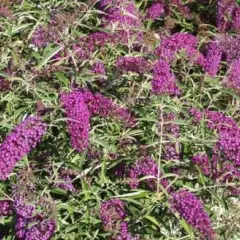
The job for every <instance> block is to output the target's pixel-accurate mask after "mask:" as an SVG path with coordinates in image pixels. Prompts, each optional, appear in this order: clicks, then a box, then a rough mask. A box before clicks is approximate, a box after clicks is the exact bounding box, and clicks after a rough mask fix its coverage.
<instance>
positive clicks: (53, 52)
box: [37, 46, 63, 68]
mask: <svg viewBox="0 0 240 240" xmlns="http://www.w3.org/2000/svg"><path fill="white" fill-rule="evenodd" d="M62 49H63V46H57V47H54V48H52V49H51V50H49V51H46V52H45V54H44V55H43V58H42V60H41V61H40V62H39V64H38V66H37V68H41V67H42V66H44V65H45V64H47V63H48V61H49V60H50V59H51V58H52V57H53V56H55V55H56V54H57V53H58V52H59V51H61V50H62Z"/></svg>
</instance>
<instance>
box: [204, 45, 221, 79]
mask: <svg viewBox="0 0 240 240" xmlns="http://www.w3.org/2000/svg"><path fill="white" fill-rule="evenodd" d="M205 59H206V60H205V65H204V70H205V71H206V72H207V73H208V74H209V75H210V76H211V77H215V75H216V74H217V72H218V70H219V65H220V62H221V59H222V49H221V47H220V46H219V44H218V43H217V42H210V43H209V44H208V45H207V53H206V58H205Z"/></svg>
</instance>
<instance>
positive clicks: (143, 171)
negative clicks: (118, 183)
mask: <svg viewBox="0 0 240 240" xmlns="http://www.w3.org/2000/svg"><path fill="white" fill-rule="evenodd" d="M147 176H148V177H149V178H147V179H145V180H143V181H142V182H143V183H146V185H147V186H148V188H150V189H151V190H155V189H156V187H157V176H158V165H157V163H156V162H155V161H154V160H153V159H152V158H151V157H143V158H140V159H139V160H137V161H136V162H135V163H134V164H133V165H132V166H131V167H130V169H129V171H128V178H129V182H128V184H129V186H130V187H131V188H132V189H134V188H138V186H139V185H140V183H141V182H140V179H141V178H142V177H147ZM160 184H161V185H162V187H164V188H166V189H167V191H171V189H170V188H169V187H168V186H169V183H168V181H167V179H166V178H162V177H161V179H160Z"/></svg>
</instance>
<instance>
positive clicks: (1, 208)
mask: <svg viewBox="0 0 240 240" xmlns="http://www.w3.org/2000/svg"><path fill="white" fill-rule="evenodd" d="M11 214H12V202H11V201H8V200H1V201H0V217H1V216H8V215H11Z"/></svg>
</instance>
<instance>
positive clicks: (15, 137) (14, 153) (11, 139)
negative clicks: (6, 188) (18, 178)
mask: <svg viewBox="0 0 240 240" xmlns="http://www.w3.org/2000/svg"><path fill="white" fill-rule="evenodd" d="M45 131H46V125H45V124H44V123H43V122H42V120H41V119H40V118H39V117H28V118H27V119H25V120H24V121H23V122H21V123H20V124H19V125H18V126H17V127H15V128H14V129H13V130H12V132H11V133H10V134H9V135H8V136H7V137H6V138H5V140H4V141H3V143H2V144H1V146H0V179H1V180H6V178H7V177H8V175H9V174H10V173H11V172H12V170H13V169H14V167H15V165H16V162H17V161H19V160H21V159H22V158H23V157H24V156H25V155H27V154H28V153H29V152H30V151H31V150H32V149H33V148H35V147H36V145H37V144H38V143H39V142H40V140H41V138H42V136H43V135H44V133H45Z"/></svg>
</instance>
